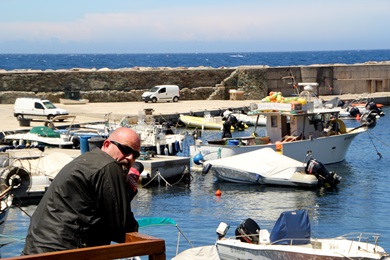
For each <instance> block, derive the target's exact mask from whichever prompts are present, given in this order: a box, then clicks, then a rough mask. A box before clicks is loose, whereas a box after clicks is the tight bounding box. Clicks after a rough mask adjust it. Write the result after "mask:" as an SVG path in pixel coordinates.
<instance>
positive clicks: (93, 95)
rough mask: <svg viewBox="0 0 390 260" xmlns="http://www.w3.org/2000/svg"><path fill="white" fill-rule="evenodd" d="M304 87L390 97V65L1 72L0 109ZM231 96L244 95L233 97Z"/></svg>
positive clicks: (253, 94) (286, 91) (251, 95)
mask: <svg viewBox="0 0 390 260" xmlns="http://www.w3.org/2000/svg"><path fill="white" fill-rule="evenodd" d="M294 82H295V83H299V82H317V83H318V84H319V86H318V87H317V88H315V89H314V90H315V92H316V93H317V94H318V95H322V96H323V95H339V94H348V93H351V94H356V95H358V94H363V93H375V92H390V62H367V63H362V64H353V65H346V64H316V65H310V66H291V67H268V66H240V67H221V68H211V67H194V68H184V67H179V68H166V67H161V68H147V67H134V68H128V69H126V68H125V69H115V70H114V69H108V68H105V69H99V70H96V69H82V68H75V69H70V70H45V71H35V70H14V71H4V70H0V103H1V104H12V103H14V101H15V99H16V98H18V97H41V98H47V99H49V100H51V101H52V102H55V103H58V102H59V99H60V98H64V97H65V98H66V97H67V95H69V93H73V94H75V93H77V95H78V96H79V98H85V99H89V101H90V102H133V101H140V100H141V95H142V93H143V92H144V91H145V90H147V89H149V88H151V87H153V86H155V85H164V84H174V85H179V86H180V91H181V100H229V99H232V97H233V98H234V99H243V100H258V99H262V98H263V97H265V96H267V95H268V93H269V91H281V92H282V93H283V95H284V96H289V95H292V94H295V93H296V89H295V88H294V87H293V86H294ZM231 90H239V91H240V93H242V94H241V95H239V96H232V94H231Z"/></svg>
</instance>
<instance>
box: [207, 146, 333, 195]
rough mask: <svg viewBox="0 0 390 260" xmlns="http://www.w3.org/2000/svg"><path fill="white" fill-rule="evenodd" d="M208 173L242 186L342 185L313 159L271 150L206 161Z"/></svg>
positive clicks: (260, 150) (329, 186) (331, 186)
mask: <svg viewBox="0 0 390 260" xmlns="http://www.w3.org/2000/svg"><path fill="white" fill-rule="evenodd" d="M209 170H210V171H211V172H212V173H213V175H214V176H215V177H216V178H217V179H219V180H223V181H228V182H236V183H242V184H265V185H280V186H293V187H326V188H335V187H336V185H337V184H338V183H339V182H340V177H338V176H337V174H335V173H334V172H329V171H328V170H327V169H326V168H325V167H324V166H323V165H322V163H320V162H318V161H316V160H314V159H312V158H311V156H308V158H307V160H305V163H302V162H301V161H297V160H294V159H291V158H289V157H287V156H284V155H281V154H279V153H278V152H275V151H274V150H273V149H271V148H263V149H258V150H255V151H252V152H247V153H243V154H238V155H234V156H230V157H226V158H221V159H216V160H211V161H206V162H205V166H204V174H206V173H207V172H208V171H209Z"/></svg>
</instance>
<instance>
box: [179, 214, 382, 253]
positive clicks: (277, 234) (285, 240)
mask: <svg viewBox="0 0 390 260" xmlns="http://www.w3.org/2000/svg"><path fill="white" fill-rule="evenodd" d="M229 228H230V226H229V225H228V224H227V223H224V222H221V223H220V224H219V226H218V228H217V230H216V232H217V235H218V239H217V241H216V243H215V245H208V246H203V247H198V248H195V249H189V250H185V251H183V252H182V253H180V254H179V255H178V256H176V257H175V258H174V259H175V260H176V259H177V260H179V259H221V260H231V259H237V260H238V259H253V260H266V259H270V260H284V259H294V260H295V259H302V260H304V259H326V260H339V259H340V260H341V259H356V260H357V259H367V260H384V259H389V253H388V252H386V250H385V249H384V248H383V247H381V246H380V245H379V238H380V234H377V233H367V232H366V233H363V232H356V233H349V234H345V235H341V236H338V237H335V238H316V237H312V235H311V226H310V219H309V216H308V213H307V211H306V210H294V211H285V212H282V213H281V214H280V216H279V219H278V220H277V221H276V222H275V224H274V227H273V228H272V230H271V232H269V231H268V229H265V228H263V227H260V226H259V225H258V224H257V223H256V221H254V220H253V219H251V218H247V219H245V220H244V221H242V222H241V224H240V225H239V226H238V227H237V228H236V229H235V232H234V234H235V235H234V236H230V237H227V233H228V230H229ZM216 252H217V253H216ZM191 256H193V257H194V258H188V257H191ZM199 256H201V257H202V258H196V257H199ZM186 257H187V258H186ZM217 257H218V258H217Z"/></svg>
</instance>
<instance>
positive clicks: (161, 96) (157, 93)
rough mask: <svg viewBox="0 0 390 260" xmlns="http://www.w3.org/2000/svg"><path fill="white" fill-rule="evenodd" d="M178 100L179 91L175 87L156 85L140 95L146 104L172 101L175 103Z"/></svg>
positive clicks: (177, 87)
mask: <svg viewBox="0 0 390 260" xmlns="http://www.w3.org/2000/svg"><path fill="white" fill-rule="evenodd" d="M179 98H180V89H179V86H176V85H158V86H155V87H153V88H151V89H150V90H149V91H146V92H144V93H143V94H142V100H143V101H145V102H146V103H148V102H149V101H152V103H156V102H157V101H159V102H164V101H167V102H169V101H171V100H172V101H173V102H177V101H179Z"/></svg>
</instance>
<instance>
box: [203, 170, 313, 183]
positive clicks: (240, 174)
mask: <svg viewBox="0 0 390 260" xmlns="http://www.w3.org/2000/svg"><path fill="white" fill-rule="evenodd" d="M211 171H212V172H213V175H214V176H215V177H216V178H217V179H218V180H222V181H227V182H234V183H242V184H264V185H276V186H291V187H317V185H318V179H317V178H316V177H315V176H314V175H309V174H305V173H303V172H296V173H294V174H293V176H292V177H291V178H290V179H284V178H277V177H263V176H261V175H259V174H257V173H254V172H246V171H241V170H236V169H231V168H226V167H221V166H214V165H213V166H212V168H211Z"/></svg>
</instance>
